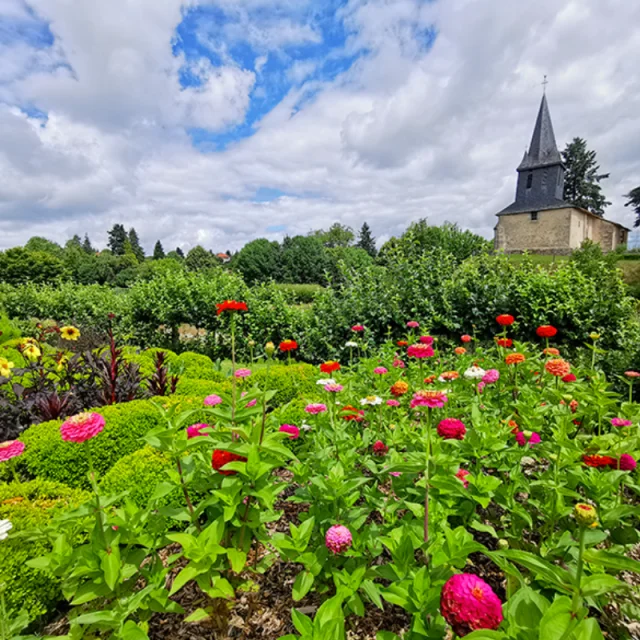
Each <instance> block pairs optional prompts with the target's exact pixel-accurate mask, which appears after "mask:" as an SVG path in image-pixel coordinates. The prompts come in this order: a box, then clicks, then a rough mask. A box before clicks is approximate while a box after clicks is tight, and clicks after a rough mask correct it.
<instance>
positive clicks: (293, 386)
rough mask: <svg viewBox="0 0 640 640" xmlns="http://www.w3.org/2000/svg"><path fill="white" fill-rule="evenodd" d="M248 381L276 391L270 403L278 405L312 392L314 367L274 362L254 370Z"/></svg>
mask: <svg viewBox="0 0 640 640" xmlns="http://www.w3.org/2000/svg"><path fill="white" fill-rule="evenodd" d="M249 381H250V382H251V383H252V384H255V385H258V386H259V387H260V388H261V389H264V388H265V387H266V388H267V389H271V390H273V391H275V392H276V395H275V396H274V397H273V400H272V405H274V406H280V405H283V404H286V403H287V402H291V400H293V399H294V398H297V397H299V396H305V395H310V394H314V393H316V392H317V389H316V382H315V381H316V368H315V367H313V366H312V365H310V364H292V365H291V366H289V365H284V364H282V365H281V364H276V365H273V366H272V367H270V368H269V372H268V374H267V369H266V368H264V369H260V370H258V371H256V372H255V373H254V374H253V375H252V376H251V377H250V378H249Z"/></svg>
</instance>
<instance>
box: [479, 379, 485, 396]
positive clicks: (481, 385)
mask: <svg viewBox="0 0 640 640" xmlns="http://www.w3.org/2000/svg"><path fill="white" fill-rule="evenodd" d="M486 386H487V383H486V382H483V381H482V380H480V382H478V391H479V392H480V393H482V391H483V390H484V388H485V387H486Z"/></svg>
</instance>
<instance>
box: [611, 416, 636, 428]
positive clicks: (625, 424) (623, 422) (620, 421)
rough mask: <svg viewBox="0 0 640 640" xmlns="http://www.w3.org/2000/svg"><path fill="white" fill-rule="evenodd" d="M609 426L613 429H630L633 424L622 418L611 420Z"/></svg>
mask: <svg viewBox="0 0 640 640" xmlns="http://www.w3.org/2000/svg"><path fill="white" fill-rule="evenodd" d="M611 424H612V425H613V426H614V427H630V426H631V425H632V424H633V422H632V421H631V420H625V419H624V418H613V419H612V420H611Z"/></svg>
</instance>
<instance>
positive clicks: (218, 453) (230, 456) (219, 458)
mask: <svg viewBox="0 0 640 640" xmlns="http://www.w3.org/2000/svg"><path fill="white" fill-rule="evenodd" d="M236 461H239V462H246V461H247V459H246V458H245V457H244V456H239V455H238V454H237V453H231V451H224V450H222V449H216V450H215V451H214V452H213V455H212V456H211V466H212V467H213V468H214V469H215V470H216V471H219V472H220V473H221V474H222V475H223V476H235V475H236V473H238V472H237V471H231V470H229V471H225V470H223V469H222V467H224V465H225V464H228V463H229V462H236Z"/></svg>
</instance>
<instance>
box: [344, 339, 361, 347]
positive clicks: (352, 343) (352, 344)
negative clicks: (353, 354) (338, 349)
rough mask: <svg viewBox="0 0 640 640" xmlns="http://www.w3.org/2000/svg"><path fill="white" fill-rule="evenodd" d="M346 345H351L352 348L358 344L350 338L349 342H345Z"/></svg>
mask: <svg viewBox="0 0 640 640" xmlns="http://www.w3.org/2000/svg"><path fill="white" fill-rule="evenodd" d="M344 346H345V347H349V348H350V349H355V348H356V347H357V346H358V343H357V342H353V340H349V342H345V343H344Z"/></svg>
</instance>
